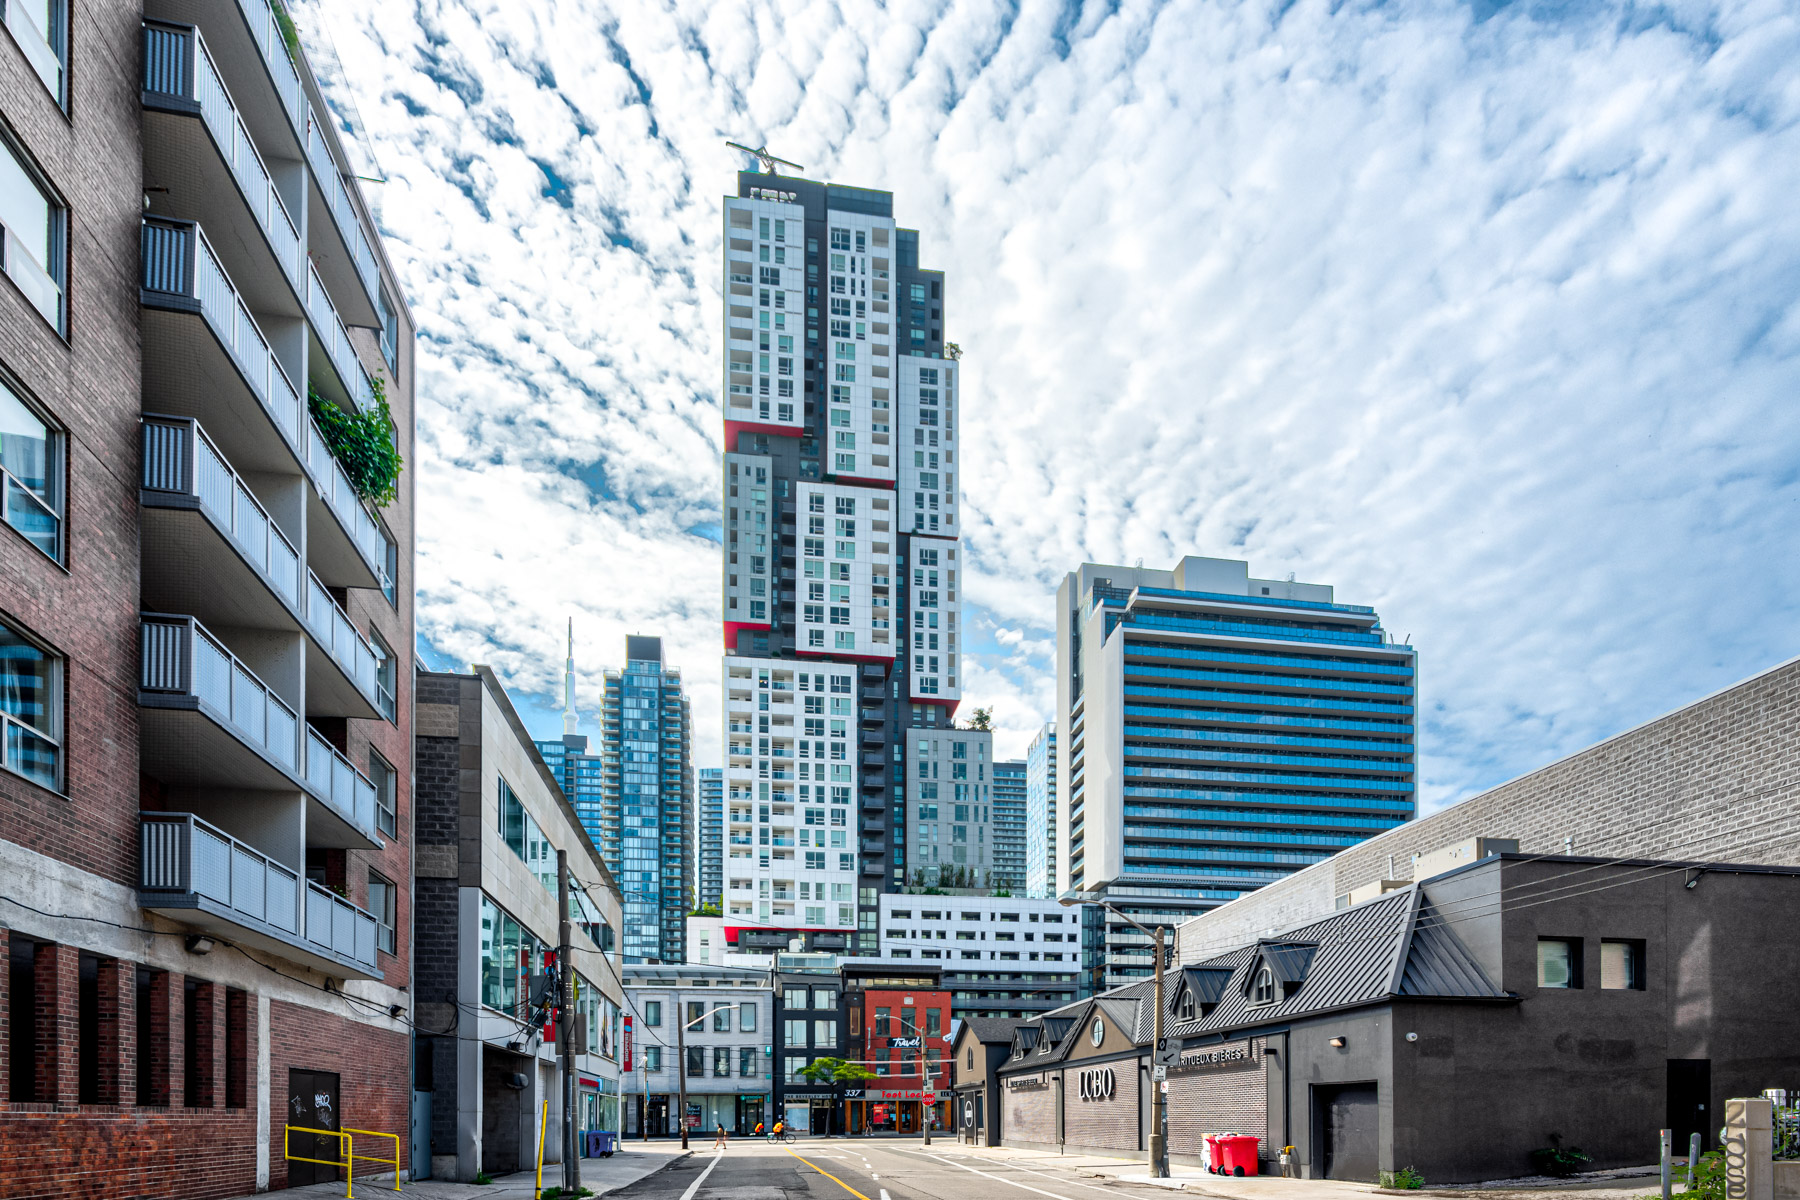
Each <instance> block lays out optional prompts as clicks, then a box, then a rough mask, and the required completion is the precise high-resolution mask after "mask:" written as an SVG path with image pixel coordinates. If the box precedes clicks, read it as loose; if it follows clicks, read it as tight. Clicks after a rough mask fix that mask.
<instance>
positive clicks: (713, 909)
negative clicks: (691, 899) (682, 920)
mask: <svg viewBox="0 0 1800 1200" xmlns="http://www.w3.org/2000/svg"><path fill="white" fill-rule="evenodd" d="M720 915H722V914H721V913H720V912H719V906H718V905H716V904H702V905H699V906H698V907H696V908H695V909H694V911H693V912H691V913H689V914H688V916H690V917H717V916H720Z"/></svg>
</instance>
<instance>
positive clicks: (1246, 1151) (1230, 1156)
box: [1211, 1134, 1257, 1175]
mask: <svg viewBox="0 0 1800 1200" xmlns="http://www.w3.org/2000/svg"><path fill="white" fill-rule="evenodd" d="M1211 1140H1212V1141H1213V1143H1214V1145H1215V1147H1216V1149H1217V1157H1215V1158H1214V1159H1213V1161H1214V1162H1216V1163H1218V1164H1219V1171H1218V1173H1219V1174H1221V1175H1254V1174H1256V1146H1257V1139H1256V1138H1254V1137H1251V1136H1249V1135H1247V1134H1232V1135H1229V1136H1226V1137H1221V1138H1214V1139H1211Z"/></svg>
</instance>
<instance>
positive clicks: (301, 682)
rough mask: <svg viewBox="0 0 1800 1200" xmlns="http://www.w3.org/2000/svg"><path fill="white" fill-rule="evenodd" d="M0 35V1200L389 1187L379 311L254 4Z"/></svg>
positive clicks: (329, 147) (390, 561)
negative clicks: (361, 425) (298, 1134)
mask: <svg viewBox="0 0 1800 1200" xmlns="http://www.w3.org/2000/svg"><path fill="white" fill-rule="evenodd" d="M40 19H42V20H44V21H45V22H46V23H44V24H42V25H39V24H37V22H38V21H39V20H40ZM5 30H6V32H5V33H4V34H0V224H4V226H5V229H4V238H5V251H4V254H3V255H0V264H3V265H0V476H3V478H0V490H3V491H4V493H5V496H6V500H5V502H4V504H3V505H0V725H3V726H4V729H3V730H0V879H4V880H5V886H4V888H3V889H0V949H3V950H4V953H5V958H6V963H7V969H6V970H5V971H4V972H3V973H0V1006H3V1008H0V1177H4V1178H5V1179H6V1191H7V1192H8V1194H11V1195H38V1194H44V1193H47V1192H49V1191H51V1190H55V1191H57V1192H61V1193H71V1192H72V1193H74V1194H78V1195H82V1194H89V1193H94V1192H98V1191H99V1190H100V1189H101V1188H102V1187H104V1188H105V1189H106V1190H107V1191H108V1192H123V1193H125V1194H130V1195H142V1196H188V1197H211V1196H225V1195H233V1194H238V1193H244V1192H249V1191H253V1190H258V1189H261V1188H265V1187H283V1186H286V1185H287V1184H288V1183H289V1182H291V1181H292V1182H298V1181H300V1180H303V1179H306V1178H315V1177H319V1176H320V1175H321V1173H322V1174H323V1175H325V1176H329V1175H330V1174H332V1173H333V1172H334V1170H335V1169H334V1168H330V1167H314V1166H312V1165H308V1164H292V1165H290V1163H289V1161H288V1160H287V1159H286V1157H285V1156H284V1134H285V1131H286V1126H288V1125H290V1124H299V1125H305V1126H307V1127H324V1128H332V1129H335V1128H337V1127H339V1126H342V1127H355V1128H360V1129H368V1130H379V1131H383V1132H386V1133H392V1134H394V1135H396V1137H397V1142H398V1153H397V1158H398V1162H399V1166H400V1168H401V1169H402V1170H405V1169H406V1168H407V1166H408V1161H407V1160H408V1151H409V1147H408V1136H407V1134H408V1116H409V1106H410V1100H411V1091H412V1081H411V1070H410V1063H411V1053H410V1031H409V1021H410V1018H409V1010H410V1007H411V1006H410V1001H409V995H410V991H409V985H410V983H411V945H410V943H411V928H412V920H411V913H410V911H409V908H410V896H411V878H412V853H411V821H412V814H411V797H410V795H409V780H410V778H411V771H412V730H411V720H410V712H411V696H410V695H409V691H410V684H411V680H412V674H413V673H412V669H411V661H412V653H411V647H412V644H413V607H412V592H413V577H412V571H413V537H414V534H413V488H412V478H411V476H410V474H405V475H402V476H401V477H400V480H399V483H398V488H397V492H396V494H395V496H394V498H393V499H392V500H391V501H389V502H387V503H385V504H379V503H372V502H370V501H366V500H364V499H362V498H360V497H359V495H358V488H359V487H361V489H362V490H363V491H367V490H369V489H368V485H367V481H366V480H359V483H358V485H355V486H353V484H352V476H351V474H350V472H349V471H348V470H347V469H346V467H345V465H344V463H345V460H343V459H340V458H339V457H338V456H337V454H336V453H335V452H334V451H333V449H332V448H331V447H332V445H333V444H334V443H333V442H330V441H328V440H327V430H328V429H331V428H334V427H335V426H336V425H338V424H341V423H340V422H335V421H333V420H332V417H333V414H334V413H336V414H344V415H348V414H357V413H379V412H380V411H381V406H382V405H383V403H385V404H386V405H387V406H388V412H389V415H390V416H391V421H392V427H393V434H392V437H393V442H394V445H395V448H396V449H397V450H398V451H399V453H400V454H401V455H402V456H403V457H404V458H405V459H407V460H411V459H412V458H413V403H412V397H413V370H414V363H413V342H412V337H413V335H412V323H411V320H410V317H409V315H408V314H407V312H406V310H405V307H404V304H403V302H402V300H401V294H400V290H399V288H398V287H397V286H396V284H395V282H394V277H393V274H392V272H391V270H390V269H389V267H388V264H387V262H386V260H385V257H384V256H383V253H382V250H381V246H380V243H379V239H378V238H377V237H376V235H375V233H374V229H375V224H374V221H373V219H372V216H371V214H370V212H369V210H368V208H367V206H366V204H365V202H364V200H363V197H362V194H361V192H360V190H359V188H358V185H357V183H356V182H355V178H354V176H353V174H352V170H351V166H350V160H349V158H348V157H347V156H346V148H345V146H344V145H343V144H342V142H341V141H340V137H339V134H338V132H337V126H336V125H335V123H334V122H333V121H332V120H331V119H330V117H329V112H330V109H329V107H328V104H327V101H326V98H325V96H324V95H323V94H322V93H321V91H320V89H319V87H318V85H317V83H316V81H315V80H314V78H313V75H312V72H311V69H310V67H309V65H308V62H307V59H306V55H305V52H304V49H303V45H302V43H301V42H300V41H298V40H296V41H294V42H292V43H291V44H290V42H289V40H288V39H287V38H284V36H283V32H282V27H281V25H280V24H279V23H278V22H277V20H276V17H275V13H274V11H273V10H272V9H271V8H270V7H269V4H268V0H149V2H148V3H144V2H142V0H93V2H91V3H84V4H76V5H70V4H61V3H58V4H50V5H37V6H31V5H24V6H16V11H9V13H8V16H7V20H6V22H5ZM335 1147H336V1139H328V1138H327V1139H314V1138H312V1137H310V1136H307V1139H306V1142H305V1144H304V1146H302V1145H301V1144H299V1143H297V1144H296V1146H295V1152H296V1153H301V1154H306V1155H307V1156H309V1157H335ZM391 1147H392V1144H391V1143H390V1144H389V1148H388V1149H384V1148H383V1143H382V1141H381V1140H380V1139H376V1138H366V1139H364V1138H359V1140H358V1142H357V1153H358V1154H376V1153H391V1152H392V1150H391Z"/></svg>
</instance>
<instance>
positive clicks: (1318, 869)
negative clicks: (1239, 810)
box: [1180, 660, 1800, 962]
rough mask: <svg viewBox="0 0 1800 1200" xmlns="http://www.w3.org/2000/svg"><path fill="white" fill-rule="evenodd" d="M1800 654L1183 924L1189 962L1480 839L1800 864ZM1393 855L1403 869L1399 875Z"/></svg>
mask: <svg viewBox="0 0 1800 1200" xmlns="http://www.w3.org/2000/svg"><path fill="white" fill-rule="evenodd" d="M1796 805H1800V660H1797V661H1795V662H1790V663H1784V664H1783V665H1781V666H1779V667H1776V668H1774V669H1773V670H1770V671H1766V672H1764V673H1763V674H1761V675H1757V676H1755V677H1753V678H1751V679H1747V680H1745V681H1744V682H1742V683H1740V684H1737V685H1735V686H1734V687H1731V688H1728V689H1726V690H1725V691H1723V692H1720V693H1719V694H1717V695H1714V696H1709V697H1707V698H1706V699H1704V700H1700V701H1698V702H1696V703H1694V704H1690V705H1688V706H1687V707H1686V708H1683V709H1680V710H1679V711H1677V712H1673V713H1670V714H1669V715H1667V716H1665V717H1661V718H1659V719H1657V720H1654V721H1651V722H1650V723H1648V724H1646V725H1643V726H1640V727H1639V728H1637V729H1632V730H1628V731H1627V732H1625V733H1622V734H1619V735H1618V736H1617V737H1614V738H1610V739H1608V740H1607V741H1604V742H1601V743H1600V744H1598V745H1596V746H1593V747H1591V748H1590V749H1587V750H1584V751H1582V752H1580V753H1578V754H1575V755H1571V756H1570V757H1568V758H1565V759H1562V760H1561V761H1559V762H1555V763H1552V764H1550V765H1549V766H1547V767H1543V768H1542V769H1540V770H1537V771H1533V772H1532V773H1531V774H1529V775H1525V776H1521V777H1520V778H1518V779H1515V780H1512V781H1511V782H1509V783H1504V784H1501V785H1500V786H1499V787H1497V788H1493V789H1491V790H1489V791H1486V792H1483V793H1481V794H1480V795H1477V796H1472V797H1470V798H1469V799H1467V800H1464V801H1462V802H1461V803H1459V804H1456V805H1453V806H1451V807H1450V808H1447V809H1444V810H1443V811H1442V812H1438V813H1434V814H1432V815H1431V816H1428V817H1422V818H1420V819H1419V820H1417V821H1412V822H1409V823H1408V824H1406V825H1403V826H1401V827H1400V828H1399V829H1394V830H1390V831H1389V832H1387V833H1385V834H1382V835H1381V836H1380V837H1376V838H1371V839H1370V840H1368V841H1366V842H1363V843H1362V844H1360V845H1357V846H1353V847H1351V848H1349V849H1347V850H1344V851H1342V852H1340V853H1339V854H1337V855H1336V856H1334V857H1332V858H1330V859H1328V860H1326V861H1325V862H1322V863H1319V864H1317V865H1316V866H1312V867H1308V868H1307V869H1306V870H1304V871H1300V872H1297V873H1296V874H1294V875H1292V876H1289V877H1288V878H1287V879H1285V880H1282V881H1281V882H1279V883H1274V884H1270V885H1269V886H1268V887H1265V888H1262V889H1261V890H1259V891H1256V892H1253V893H1251V894H1250V895H1249V896H1247V897H1245V898H1243V899H1241V900H1236V901H1233V902H1232V903H1230V904H1228V905H1225V906H1224V907H1222V908H1219V909H1216V910H1214V911H1213V912H1211V913H1208V914H1207V915H1205V916H1203V917H1197V918H1195V919H1194V920H1193V921H1190V922H1188V923H1187V924H1185V925H1183V926H1182V927H1181V937H1180V957H1181V961H1183V962H1193V961H1195V960H1197V959H1199V958H1203V957H1206V956H1208V955H1211V954H1216V953H1219V952H1221V950H1223V949H1229V948H1231V947H1233V946H1237V945H1241V944H1242V943H1244V942H1246V941H1249V940H1252V939H1254V938H1256V937H1259V936H1262V935H1263V934H1265V933H1267V932H1268V931H1269V930H1272V929H1274V930H1279V929H1286V928H1290V927H1292V926H1294V925H1297V924H1301V923H1303V922H1305V921H1308V920H1311V919H1313V918H1315V917H1318V916H1320V915H1322V914H1324V913H1328V912H1330V911H1332V909H1333V907H1334V905H1335V903H1336V898H1337V897H1338V896H1340V895H1342V894H1344V893H1345V892H1348V891H1350V890H1351V889H1352V888H1356V887H1360V886H1362V885H1364V884H1367V883H1371V882H1374V881H1375V880H1377V879H1381V878H1389V877H1391V878H1399V879H1410V878H1411V877H1412V856H1413V855H1415V854H1421V853H1425V852H1427V851H1431V850H1436V849H1439V848H1440V847H1443V846H1448V845H1452V844H1454V843H1457V842H1460V841H1463V840H1465V839H1467V838H1471V837H1482V836H1485V837H1501V838H1517V839H1518V841H1519V849H1520V851H1521V852H1523V853H1525V854H1559V853H1562V852H1563V847H1564V841H1563V839H1564V838H1566V837H1573V838H1574V845H1573V852H1574V853H1576V854H1589V855H1601V856H1606V857H1622V856H1636V857H1643V858H1677V859H1700V860H1705V861H1714V862H1735V863H1764V864H1769V865H1778V866H1795V865H1800V842H1796V841H1794V840H1793V839H1791V838H1789V837H1786V836H1784V834H1785V833H1786V832H1787V828H1786V827H1785V826H1783V825H1782V824H1780V823H1779V822H1780V820H1781V819H1782V817H1783V815H1784V814H1791V813H1792V812H1793V811H1794V810H1795V807H1796ZM1390 858H1391V859H1392V864H1393V865H1392V870H1393V875H1392V876H1389V875H1388V871H1389V860H1390Z"/></svg>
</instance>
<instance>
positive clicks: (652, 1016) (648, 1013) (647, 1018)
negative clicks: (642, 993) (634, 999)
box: [644, 1000, 662, 1027]
mask: <svg viewBox="0 0 1800 1200" xmlns="http://www.w3.org/2000/svg"><path fill="white" fill-rule="evenodd" d="M644 1024H646V1025H649V1026H653V1027H654V1026H658V1025H661V1024H662V1001H661V1000H646V1001H644Z"/></svg>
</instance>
